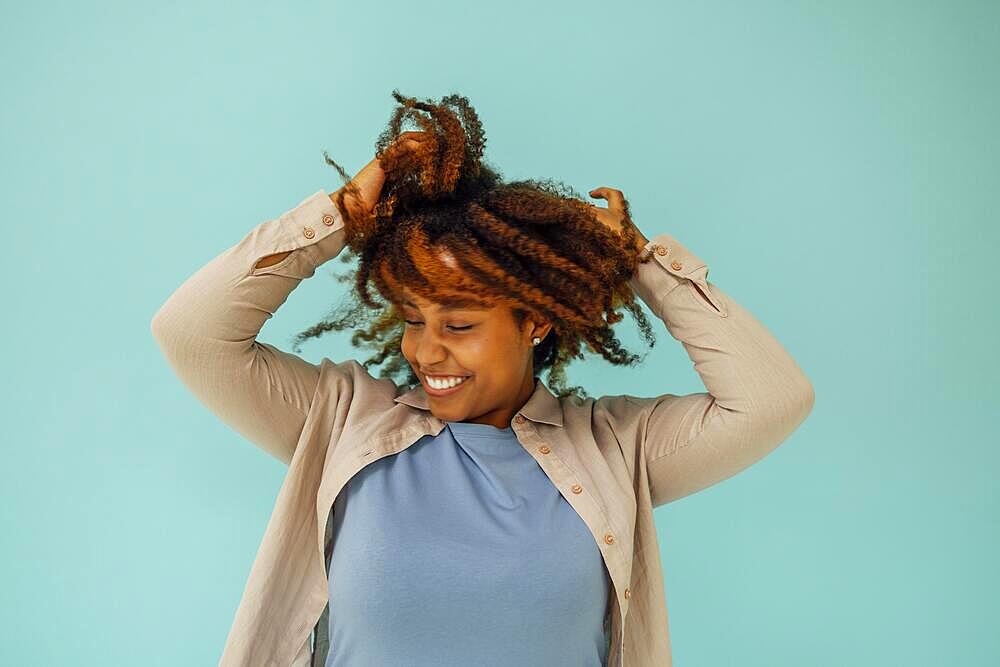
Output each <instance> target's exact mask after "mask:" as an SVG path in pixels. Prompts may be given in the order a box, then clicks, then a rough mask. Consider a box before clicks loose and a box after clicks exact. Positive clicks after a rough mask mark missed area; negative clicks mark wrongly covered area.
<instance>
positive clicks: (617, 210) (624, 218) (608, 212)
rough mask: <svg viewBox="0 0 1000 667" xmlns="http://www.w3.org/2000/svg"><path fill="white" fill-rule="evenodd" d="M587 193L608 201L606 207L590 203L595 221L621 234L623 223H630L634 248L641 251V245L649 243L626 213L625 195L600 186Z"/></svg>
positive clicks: (619, 191)
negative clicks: (633, 237)
mask: <svg viewBox="0 0 1000 667" xmlns="http://www.w3.org/2000/svg"><path fill="white" fill-rule="evenodd" d="M588 194H589V195H590V196H591V197H594V198H596V199H606V200H607V202H608V207H607V208H601V207H600V206H597V205H596V204H591V206H593V207H594V215H595V217H596V218H597V221H598V222H600V223H601V224H602V225H604V226H605V227H607V228H608V229H610V230H611V231H613V232H618V234H622V231H623V230H624V227H625V225H631V226H632V227H633V229H635V234H636V237H637V238H636V249H637V250H638V251H640V252H641V251H642V248H643V246H645V245H646V244H647V243H649V239H647V238H646V237H645V236H643V235H642V232H640V231H639V229H638V227H636V226H635V225H634V224H633V223H632V218H631V216H629V215H628V204H627V203H626V201H625V195H623V194H622V191H621V190H615V189H613V188H605V187H601V188H594V189H593V190H591V191H590V192H589V193H588Z"/></svg>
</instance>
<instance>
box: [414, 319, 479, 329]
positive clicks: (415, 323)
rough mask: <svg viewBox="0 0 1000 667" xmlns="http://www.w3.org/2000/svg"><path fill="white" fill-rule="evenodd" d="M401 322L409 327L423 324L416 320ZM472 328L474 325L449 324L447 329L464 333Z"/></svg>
mask: <svg viewBox="0 0 1000 667" xmlns="http://www.w3.org/2000/svg"><path fill="white" fill-rule="evenodd" d="M403 321H404V322H406V323H407V324H409V325H411V326H416V325H418V324H423V322H420V321H417V320H403ZM473 326H475V325H473V324H470V325H468V326H464V327H458V326H452V325H450V324H449V325H448V328H449V329H453V330H454V331H466V330H468V329H471V328H472V327H473Z"/></svg>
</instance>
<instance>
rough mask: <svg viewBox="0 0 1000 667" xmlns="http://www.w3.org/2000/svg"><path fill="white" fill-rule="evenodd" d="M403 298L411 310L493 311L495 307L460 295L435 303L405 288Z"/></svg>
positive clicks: (435, 301) (443, 298)
mask: <svg viewBox="0 0 1000 667" xmlns="http://www.w3.org/2000/svg"><path fill="white" fill-rule="evenodd" d="M402 291H403V295H402V296H403V298H402V300H401V302H400V303H402V304H403V305H404V306H409V307H411V308H421V309H428V310H432V309H434V308H437V309H438V310H440V311H449V310H492V309H493V306H490V305H487V304H484V303H483V302H482V301H481V300H479V299H477V298H476V297H475V295H473V294H469V295H468V296H459V295H449V296H446V297H440V298H438V299H435V300H434V301H429V300H427V299H424V298H422V297H420V296H417V295H416V294H414V293H413V292H411V291H410V290H408V289H407V288H406V287H405V286H404V287H403V288H402Z"/></svg>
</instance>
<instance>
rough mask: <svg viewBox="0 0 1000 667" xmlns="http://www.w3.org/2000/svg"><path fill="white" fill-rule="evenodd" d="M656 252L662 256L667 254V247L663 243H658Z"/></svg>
mask: <svg viewBox="0 0 1000 667" xmlns="http://www.w3.org/2000/svg"><path fill="white" fill-rule="evenodd" d="M656 254H657V255H660V256H661V257H662V256H663V255H666V254H667V249H666V248H664V247H663V246H661V245H658V246H656Z"/></svg>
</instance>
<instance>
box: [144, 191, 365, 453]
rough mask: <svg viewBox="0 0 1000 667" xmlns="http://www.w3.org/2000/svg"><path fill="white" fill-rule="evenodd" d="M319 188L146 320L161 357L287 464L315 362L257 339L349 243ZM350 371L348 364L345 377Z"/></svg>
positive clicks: (217, 412)
mask: <svg viewBox="0 0 1000 667" xmlns="http://www.w3.org/2000/svg"><path fill="white" fill-rule="evenodd" d="M331 197H332V195H328V194H327V193H326V192H325V191H323V190H319V191H317V192H315V193H314V194H312V195H310V196H309V197H307V198H306V199H304V200H303V201H302V202H300V203H299V204H298V205H297V206H295V207H294V208H292V209H291V210H289V211H286V212H285V213H283V214H281V215H280V216H278V217H277V218H274V219H271V220H266V221H264V222H262V223H260V224H259V225H257V227H255V228H254V229H252V230H251V231H250V233H249V234H247V235H246V236H245V237H244V238H243V239H242V240H241V241H240V242H239V243H237V244H236V245H234V246H232V247H231V248H229V249H227V250H225V251H223V252H222V253H221V254H220V255H218V256H217V257H215V258H214V259H212V260H211V261H209V262H208V263H207V264H206V265H204V266H203V267H201V268H200V269H198V271H196V272H195V273H194V275H192V276H191V277H189V278H188V279H187V280H185V281H184V283H183V284H181V286H180V287H178V288H177V289H176V290H175V291H174V293H173V294H171V295H170V297H169V298H168V299H167V300H166V302H165V303H164V304H163V305H162V306H161V307H160V309H159V310H158V311H157V312H156V314H155V315H154V316H153V319H152V322H151V324H150V327H151V330H152V332H153V337H154V338H155V339H156V342H157V343H158V345H159V347H160V349H161V350H162V352H163V355H164V357H165V358H166V360H167V362H168V363H169V364H170V366H171V368H172V369H173V371H174V373H175V374H176V375H177V376H178V377H179V378H180V379H181V380H182V381H183V382H184V384H185V385H186V386H187V387H188V389H189V390H190V391H191V392H192V393H193V394H194V395H195V396H197V397H198V399H199V400H200V401H201V402H202V403H203V404H204V405H205V406H206V407H207V408H208V409H209V410H211V411H212V412H213V413H215V415H216V416H218V417H219V418H220V419H221V420H222V421H223V422H225V423H226V424H228V425H229V426H230V427H232V428H233V429H235V430H236V431H237V432H239V433H240V434H242V435H243V436H244V437H246V438H247V439H248V440H250V441H251V442H253V443H254V444H256V445H257V446H259V447H261V448H262V449H264V450H265V451H267V452H269V453H270V454H272V455H273V456H275V457H276V458H278V459H279V460H281V461H283V462H284V463H286V464H288V463H290V462H291V459H292V454H293V453H294V452H295V446H296V443H297V442H298V439H299V435H300V434H301V432H302V427H303V425H304V423H305V418H306V414H307V413H308V411H309V407H310V405H311V402H312V398H313V394H314V392H315V390H316V386H317V382H318V378H319V366H318V365H316V364H312V363H310V362H308V361H306V360H305V359H302V358H300V357H298V356H296V355H294V354H291V353H288V352H285V351H283V350H280V349H278V348H276V347H274V346H272V345H269V344H267V343H262V342H259V341H258V340H257V334H258V333H259V332H260V330H261V327H263V326H264V322H265V321H266V320H267V319H268V318H269V317H271V316H272V315H273V314H274V312H275V311H276V310H277V309H278V308H279V307H280V306H281V305H282V304H283V303H284V302H285V300H286V299H287V298H288V295H289V294H290V293H291V292H292V290H294V289H295V288H296V287H297V286H298V285H299V283H300V282H301V281H302V280H303V279H304V278H309V277H312V275H313V274H314V273H315V270H316V268H317V267H318V266H319V265H321V264H323V263H324V262H326V261H327V260H329V259H331V258H332V257H335V256H336V255H338V254H339V253H340V251H341V250H342V249H343V247H344V236H345V233H344V221H343V219H342V216H341V212H340V210H339V209H338V208H337V207H336V206H335V205H334V204H333V201H332V200H331ZM351 377H352V375H351V374H350V373H349V372H347V371H346V370H345V378H347V379H350V378H351Z"/></svg>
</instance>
